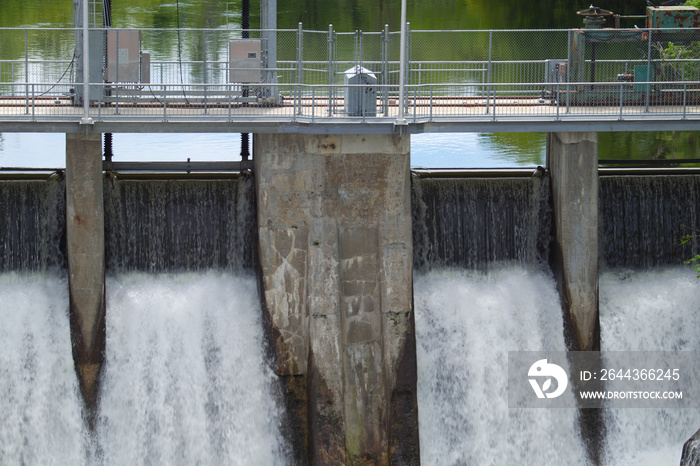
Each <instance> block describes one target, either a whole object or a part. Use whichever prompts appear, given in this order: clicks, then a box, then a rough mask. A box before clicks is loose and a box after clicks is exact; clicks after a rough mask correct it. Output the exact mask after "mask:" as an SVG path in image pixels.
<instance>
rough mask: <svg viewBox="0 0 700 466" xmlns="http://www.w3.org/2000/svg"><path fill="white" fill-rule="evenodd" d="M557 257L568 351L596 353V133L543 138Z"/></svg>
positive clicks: (597, 335)
mask: <svg viewBox="0 0 700 466" xmlns="http://www.w3.org/2000/svg"><path fill="white" fill-rule="evenodd" d="M547 164H548V166H549V170H550V173H551V176H552V195H553V199H554V219H555V220H554V221H555V225H556V256H557V258H556V259H555V262H556V263H555V264H554V267H553V269H554V270H555V275H558V277H557V278H558V281H559V287H560V292H561V297H562V303H563V306H564V315H565V320H568V324H569V325H570V327H571V328H570V333H571V334H570V335H567V337H568V339H570V340H571V342H570V346H571V348H570V349H572V350H575V351H599V350H600V321H599V318H598V133H548V137H547Z"/></svg>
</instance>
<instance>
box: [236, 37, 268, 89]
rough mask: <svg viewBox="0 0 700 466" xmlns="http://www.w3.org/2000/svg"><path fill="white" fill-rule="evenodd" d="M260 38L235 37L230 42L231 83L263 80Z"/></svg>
mask: <svg viewBox="0 0 700 466" xmlns="http://www.w3.org/2000/svg"><path fill="white" fill-rule="evenodd" d="M261 51H262V46H261V42H260V39H234V40H231V41H230V42H229V72H228V82H230V83H260V82H262V72H261V71H262V61H261V55H262V52H261Z"/></svg>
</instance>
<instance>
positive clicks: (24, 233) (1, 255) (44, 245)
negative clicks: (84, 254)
mask: <svg viewBox="0 0 700 466" xmlns="http://www.w3.org/2000/svg"><path fill="white" fill-rule="evenodd" d="M0 206H2V213H3V214H2V221H0V272H12V271H42V270H46V269H50V268H63V267H65V263H66V259H65V251H64V250H63V249H62V248H63V241H62V238H64V237H65V229H66V201H65V183H64V182H63V181H59V179H58V177H57V176H54V177H51V178H50V179H49V180H47V181H0Z"/></svg>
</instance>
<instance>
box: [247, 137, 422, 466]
mask: <svg viewBox="0 0 700 466" xmlns="http://www.w3.org/2000/svg"><path fill="white" fill-rule="evenodd" d="M254 138H255V139H254V162H255V175H256V184H257V186H256V188H257V193H258V194H257V200H258V231H259V242H260V244H259V246H260V248H259V251H260V252H259V253H260V264H261V267H262V274H261V280H262V285H263V306H264V308H265V311H266V317H267V320H268V331H269V335H270V338H271V339H272V347H273V351H274V353H275V370H276V372H277V373H278V374H279V375H280V376H281V377H282V378H283V380H286V381H287V383H286V385H287V388H288V393H287V394H288V399H291V400H292V401H291V402H290V403H288V406H306V408H307V411H303V410H297V412H296V413H297V420H296V422H297V424H298V426H297V427H296V428H295V429H294V431H295V433H296V434H297V437H298V438H297V441H296V444H297V445H298V447H299V448H302V449H307V450H308V452H309V453H308V456H307V457H305V458H303V456H304V455H297V459H298V460H302V461H309V462H310V463H313V464H390V463H394V464H417V463H418V462H419V449H418V416H417V403H416V359H415V358H416V354H415V333H414V316H413V289H412V251H413V245H412V233H411V195H410V171H409V168H410V164H409V151H410V144H409V137H408V136H398V135H335V136H315V135H301V134H255V136H254ZM303 417H306V419H302V418H303Z"/></svg>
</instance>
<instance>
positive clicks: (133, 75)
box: [105, 29, 141, 83]
mask: <svg viewBox="0 0 700 466" xmlns="http://www.w3.org/2000/svg"><path fill="white" fill-rule="evenodd" d="M140 52H141V31H138V30H123V29H122V30H118V29H109V30H107V72H106V73H105V82H108V83H137V82H139V81H140V77H141V76H140V64H141V53H140Z"/></svg>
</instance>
